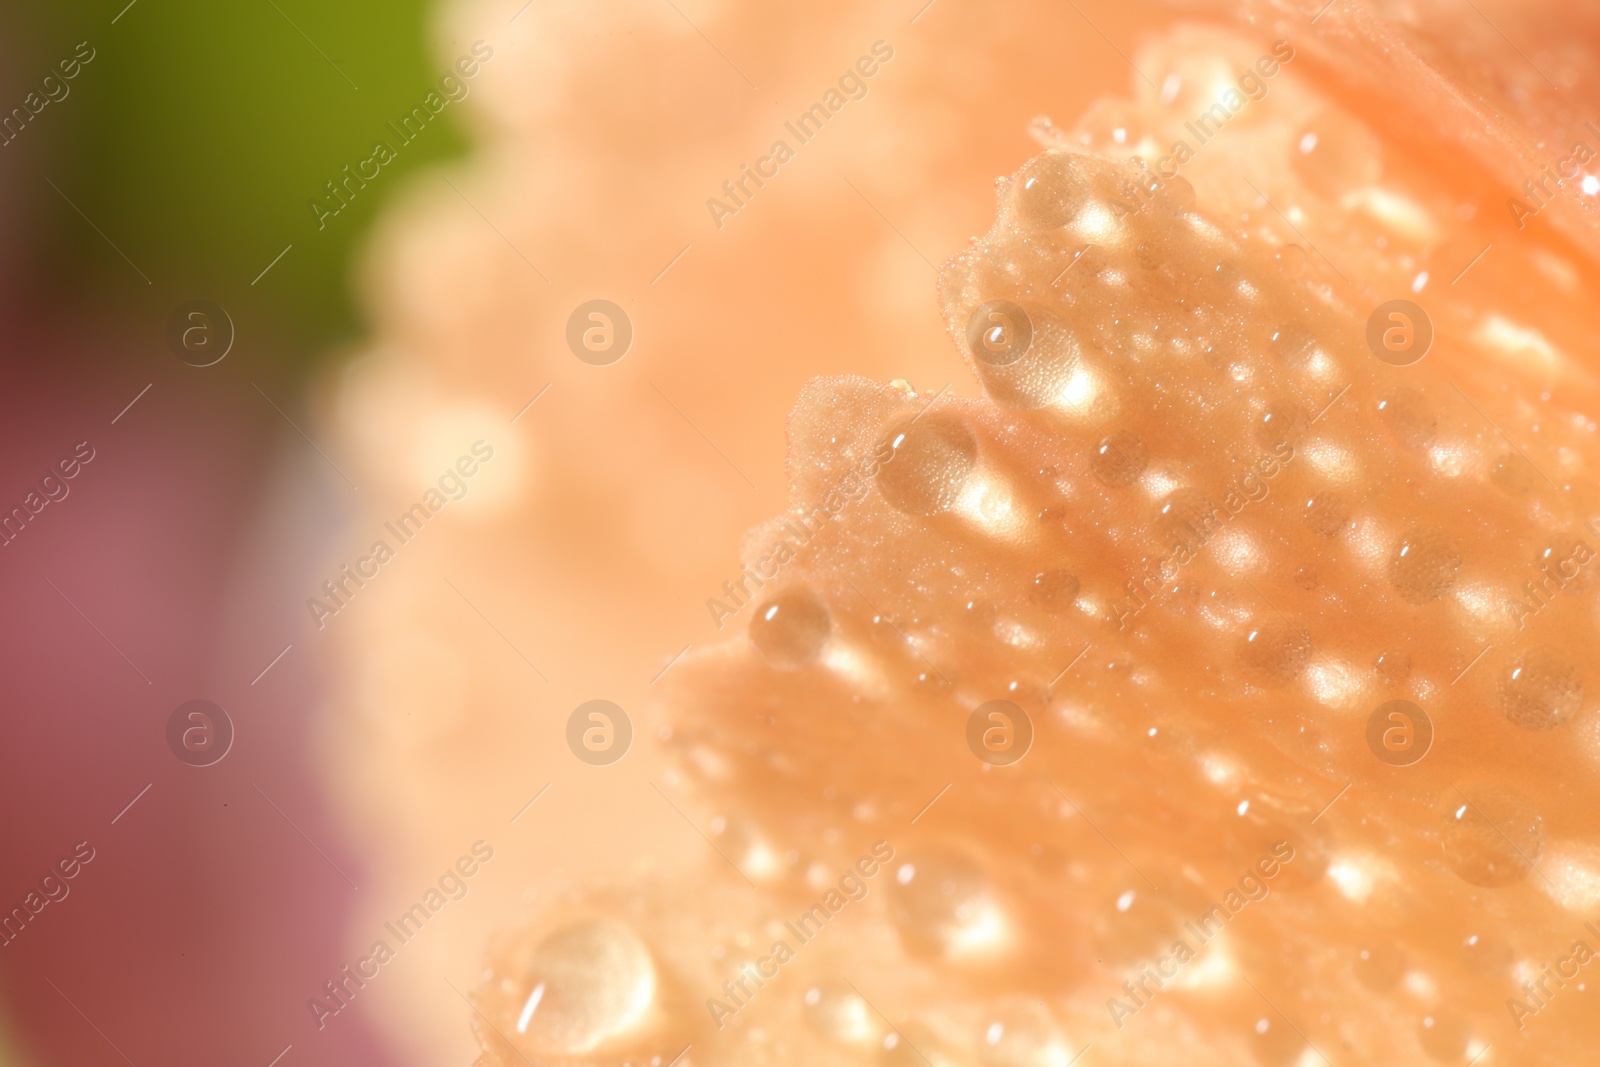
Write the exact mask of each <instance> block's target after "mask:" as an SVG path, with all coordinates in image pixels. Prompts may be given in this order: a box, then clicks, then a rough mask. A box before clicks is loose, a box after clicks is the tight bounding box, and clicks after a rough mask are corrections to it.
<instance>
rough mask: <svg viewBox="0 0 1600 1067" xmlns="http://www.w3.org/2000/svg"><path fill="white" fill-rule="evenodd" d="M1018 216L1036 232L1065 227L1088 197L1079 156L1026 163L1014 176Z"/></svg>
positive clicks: (1048, 157) (1087, 183) (1044, 157)
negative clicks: (1037, 230) (1035, 229)
mask: <svg viewBox="0 0 1600 1067" xmlns="http://www.w3.org/2000/svg"><path fill="white" fill-rule="evenodd" d="M1015 189H1016V195H1017V214H1018V215H1020V216H1021V217H1022V219H1023V220H1024V221H1025V222H1026V223H1027V224H1028V225H1030V226H1033V227H1035V228H1037V229H1053V228H1055V227H1057V226H1065V225H1066V224H1067V223H1068V222H1070V221H1072V218H1073V216H1075V215H1076V214H1077V213H1078V210H1079V208H1080V207H1081V206H1082V204H1083V201H1084V200H1085V199H1086V198H1087V197H1088V196H1089V195H1090V193H1091V187H1090V174H1089V172H1088V170H1087V168H1085V166H1084V163H1083V157H1082V156H1072V155H1060V154H1055V153H1049V154H1046V155H1042V156H1036V157H1034V158H1033V159H1031V160H1029V161H1028V162H1027V164H1026V165H1025V166H1023V168H1022V172H1021V173H1020V174H1018V175H1017V182H1016V185H1015Z"/></svg>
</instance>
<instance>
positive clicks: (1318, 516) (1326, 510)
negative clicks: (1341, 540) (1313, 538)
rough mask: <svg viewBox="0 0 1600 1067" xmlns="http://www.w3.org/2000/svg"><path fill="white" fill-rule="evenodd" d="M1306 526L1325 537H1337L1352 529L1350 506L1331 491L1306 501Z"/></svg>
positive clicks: (1323, 492)
mask: <svg viewBox="0 0 1600 1067" xmlns="http://www.w3.org/2000/svg"><path fill="white" fill-rule="evenodd" d="M1305 518H1306V525H1308V526H1310V527H1311V528H1312V529H1313V530H1315V531H1317V533H1319V534H1321V535H1322V536H1323V537H1336V536H1338V535H1339V534H1341V533H1343V532H1344V531H1346V530H1348V529H1349V528H1350V506H1349V505H1348V504H1346V503H1345V502H1344V497H1342V496H1340V495H1339V494H1338V493H1336V492H1334V491H1333V490H1331V489H1328V490H1324V491H1322V492H1320V493H1318V494H1317V495H1316V496H1314V497H1311V498H1310V499H1308V500H1307V501H1306V509H1305Z"/></svg>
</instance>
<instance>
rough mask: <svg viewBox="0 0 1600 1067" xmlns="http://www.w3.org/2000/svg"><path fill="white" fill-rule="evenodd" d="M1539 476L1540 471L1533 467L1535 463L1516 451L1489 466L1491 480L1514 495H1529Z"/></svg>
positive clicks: (1508, 453) (1502, 490) (1504, 490)
mask: <svg viewBox="0 0 1600 1067" xmlns="http://www.w3.org/2000/svg"><path fill="white" fill-rule="evenodd" d="M1538 478H1539V472H1538V471H1536V470H1534V469H1533V465H1532V464H1530V463H1529V462H1528V461H1527V460H1525V459H1523V458H1522V457H1521V456H1519V455H1517V454H1516V453H1515V452H1507V453H1506V454H1505V455H1503V456H1501V457H1500V458H1499V459H1497V460H1495V461H1494V466H1492V467H1490V468H1489V480H1490V481H1491V482H1493V483H1494V484H1495V485H1496V486H1497V487H1498V488H1499V489H1500V491H1501V492H1504V493H1509V494H1511V495H1512V496H1527V495H1528V492H1529V490H1531V489H1532V488H1533V483H1534V482H1535V481H1537V480H1538Z"/></svg>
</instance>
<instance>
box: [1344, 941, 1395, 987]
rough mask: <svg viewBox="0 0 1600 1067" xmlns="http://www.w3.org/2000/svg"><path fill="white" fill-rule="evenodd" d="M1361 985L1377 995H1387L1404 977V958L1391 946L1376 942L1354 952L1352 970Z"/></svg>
mask: <svg viewBox="0 0 1600 1067" xmlns="http://www.w3.org/2000/svg"><path fill="white" fill-rule="evenodd" d="M1353 969H1354V970H1355V972H1356V978H1357V979H1359V980H1360V982H1361V984H1362V985H1364V986H1366V987H1367V988H1368V989H1371V990H1373V991H1375V992H1378V993H1387V992H1388V991H1389V990H1391V989H1393V988H1394V987H1395V986H1397V985H1399V984H1400V979H1402V978H1404V977H1405V976H1406V957H1405V953H1403V952H1401V951H1400V950H1399V949H1398V948H1396V947H1395V946H1393V945H1389V944H1385V943H1383V942H1381V941H1376V942H1373V943H1371V944H1368V945H1366V946H1364V947H1362V948H1361V949H1359V950H1357V952H1356V961H1355V965H1354V968H1353Z"/></svg>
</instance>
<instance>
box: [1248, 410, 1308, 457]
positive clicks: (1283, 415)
mask: <svg viewBox="0 0 1600 1067" xmlns="http://www.w3.org/2000/svg"><path fill="white" fill-rule="evenodd" d="M1310 428H1311V416H1309V415H1307V414H1306V410H1305V408H1302V407H1301V406H1300V405H1299V404H1295V403H1292V402H1287V401H1284V402H1279V403H1276V404H1273V405H1272V406H1271V407H1269V408H1268V409H1267V410H1266V413H1265V414H1263V415H1262V416H1261V421H1260V422H1259V423H1257V424H1256V442H1257V443H1258V444H1259V445H1261V447H1262V448H1264V449H1266V450H1267V451H1268V452H1273V453H1275V454H1276V453H1280V452H1281V451H1282V450H1283V449H1284V448H1285V447H1288V448H1291V449H1292V448H1296V447H1298V446H1299V444H1300V442H1301V441H1303V440H1305V436H1306V431H1307V430H1309V429H1310Z"/></svg>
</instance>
